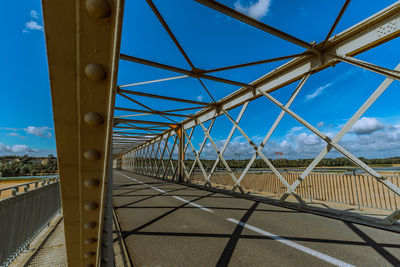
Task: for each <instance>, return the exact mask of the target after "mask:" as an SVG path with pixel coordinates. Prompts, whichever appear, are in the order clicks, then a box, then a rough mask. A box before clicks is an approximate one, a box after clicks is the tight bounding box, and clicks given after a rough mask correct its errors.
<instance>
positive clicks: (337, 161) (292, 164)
mask: <svg viewBox="0 0 400 267" xmlns="http://www.w3.org/2000/svg"><path fill="white" fill-rule="evenodd" d="M359 159H360V160H361V161H363V162H364V163H365V164H367V165H387V166H391V165H392V164H400V157H391V158H383V159H378V158H376V159H367V158H363V157H361V158H359ZM269 160H270V161H271V163H272V164H273V165H274V166H275V167H277V168H296V167H307V166H308V165H310V164H311V162H312V161H313V160H314V159H313V158H311V159H269ZM193 161H194V160H192V159H188V160H185V164H186V165H189V166H191V165H192V164H193ZM249 161H250V160H249V159H242V160H234V159H229V160H226V162H227V163H228V165H229V167H231V168H245V167H246V166H247V164H248V162H249ZM214 162H215V160H209V159H201V163H202V164H203V166H204V167H206V168H212V166H213V165H214ZM354 166H355V165H354V164H353V163H352V162H351V161H350V160H348V159H347V158H344V157H340V158H324V159H322V160H321V161H320V162H319V164H318V165H317V167H354ZM251 167H252V168H268V165H267V164H266V163H265V161H264V160H262V159H256V160H255V161H254V163H253V164H252V166H251ZM217 168H224V164H223V163H222V162H221V161H219V163H218V165H217Z"/></svg>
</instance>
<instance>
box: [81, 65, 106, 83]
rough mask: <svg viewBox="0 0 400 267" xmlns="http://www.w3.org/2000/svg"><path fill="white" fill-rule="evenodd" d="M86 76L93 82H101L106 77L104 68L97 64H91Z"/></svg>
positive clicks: (88, 66)
mask: <svg viewBox="0 0 400 267" xmlns="http://www.w3.org/2000/svg"><path fill="white" fill-rule="evenodd" d="M85 74H86V76H87V77H88V78H89V79H91V80H93V81H100V80H103V79H104V78H105V77H106V71H105V70H104V68H103V66H101V65H100V64H97V63H89V64H87V65H86V67H85Z"/></svg>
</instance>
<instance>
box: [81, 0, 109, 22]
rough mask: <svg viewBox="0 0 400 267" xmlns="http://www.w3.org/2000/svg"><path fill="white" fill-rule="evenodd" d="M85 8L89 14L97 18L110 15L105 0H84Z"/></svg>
mask: <svg viewBox="0 0 400 267" xmlns="http://www.w3.org/2000/svg"><path fill="white" fill-rule="evenodd" d="M86 10H87V11H88V12H89V14H90V15H92V16H93V17H96V18H99V19H102V18H106V17H108V15H110V6H109V5H108V2H107V0H86Z"/></svg>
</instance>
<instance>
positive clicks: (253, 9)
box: [234, 0, 272, 19]
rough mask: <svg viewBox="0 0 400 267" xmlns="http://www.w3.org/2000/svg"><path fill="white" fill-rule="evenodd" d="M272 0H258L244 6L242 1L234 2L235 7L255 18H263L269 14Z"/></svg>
mask: <svg viewBox="0 0 400 267" xmlns="http://www.w3.org/2000/svg"><path fill="white" fill-rule="evenodd" d="M271 2H272V0H256V1H254V2H250V4H249V5H247V6H243V5H242V3H241V1H240V0H238V1H236V2H235V4H234V8H235V9H236V10H237V11H239V12H241V13H244V14H246V15H248V16H250V17H252V18H254V19H261V18H262V17H264V16H265V15H267V13H268V11H269V7H270V5H271Z"/></svg>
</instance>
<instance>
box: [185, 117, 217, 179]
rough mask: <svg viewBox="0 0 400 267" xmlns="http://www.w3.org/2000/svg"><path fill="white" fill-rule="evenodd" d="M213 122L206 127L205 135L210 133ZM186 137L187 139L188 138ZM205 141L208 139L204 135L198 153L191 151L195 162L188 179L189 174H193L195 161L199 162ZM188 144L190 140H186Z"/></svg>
mask: <svg viewBox="0 0 400 267" xmlns="http://www.w3.org/2000/svg"><path fill="white" fill-rule="evenodd" d="M214 122H215V119H212V120H211V123H210V125H209V126H208V129H207V133H210V131H211V129H212V127H213V125H214ZM193 130H194V128H193ZM188 137H189V136H188ZM207 139H208V137H207V135H204V138H203V141H202V142H201V145H200V148H199V151H196V150H194V151H193V153H194V156H195V160H194V162H193V164H192V167H191V168H190V171H189V177H190V176H191V174H192V172H193V170H194V168H195V166H196V162H197V160H200V155H201V152H203V148H204V145H205V144H206V142H207ZM189 142H190V143H191V141H190V140H188V143H189Z"/></svg>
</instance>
